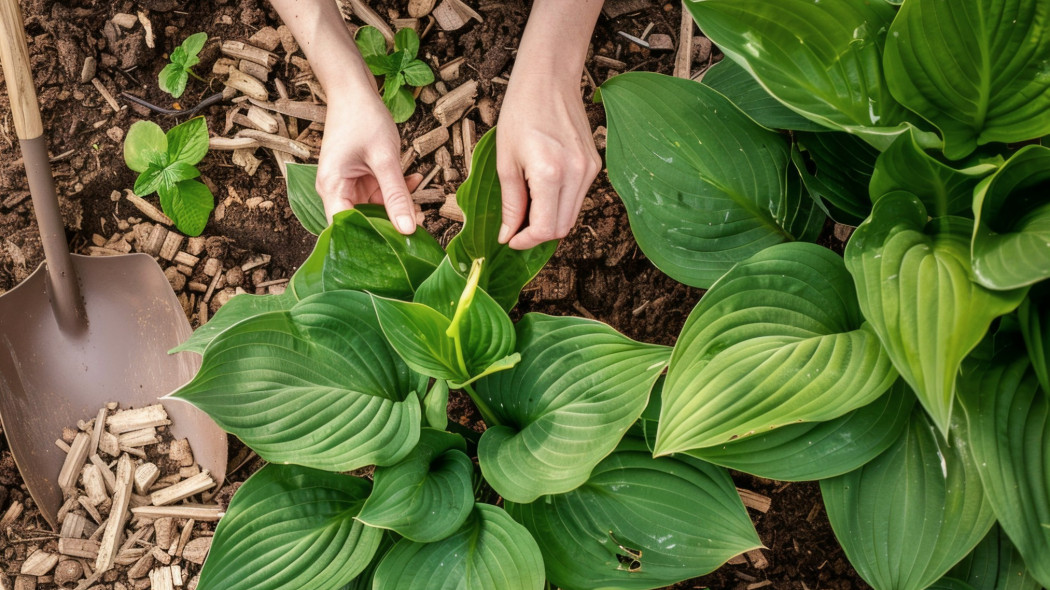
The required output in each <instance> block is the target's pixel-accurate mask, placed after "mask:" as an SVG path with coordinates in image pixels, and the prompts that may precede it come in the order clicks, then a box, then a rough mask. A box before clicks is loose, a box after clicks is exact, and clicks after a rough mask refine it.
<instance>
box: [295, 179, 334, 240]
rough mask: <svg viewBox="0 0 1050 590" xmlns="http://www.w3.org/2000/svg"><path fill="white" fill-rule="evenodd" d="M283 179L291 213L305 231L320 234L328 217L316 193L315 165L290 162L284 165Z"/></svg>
mask: <svg viewBox="0 0 1050 590" xmlns="http://www.w3.org/2000/svg"><path fill="white" fill-rule="evenodd" d="M285 181H286V183H287V185H288V204H289V205H291V206H292V213H295V217H296V219H298V220H299V223H301V224H303V227H304V228H306V231H308V232H310V233H312V234H314V235H315V236H318V235H321V232H323V231H324V228H326V227H328V218H327V217H325V213H324V201H322V200H321V195H319V194H317V184H316V183H317V166H316V165H313V164H296V163H294V162H290V163H288V164H286V165H285Z"/></svg>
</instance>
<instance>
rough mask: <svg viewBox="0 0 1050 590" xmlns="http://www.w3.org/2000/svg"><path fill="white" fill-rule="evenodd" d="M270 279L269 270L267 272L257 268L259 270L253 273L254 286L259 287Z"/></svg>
mask: <svg viewBox="0 0 1050 590" xmlns="http://www.w3.org/2000/svg"><path fill="white" fill-rule="evenodd" d="M268 278H270V272H269V271H268V270H266V269H265V268H257V269H255V270H253V271H252V284H253V285H258V284H259V283H264V282H266V280H267V279H268Z"/></svg>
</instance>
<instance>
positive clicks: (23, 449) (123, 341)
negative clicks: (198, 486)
mask: <svg viewBox="0 0 1050 590" xmlns="http://www.w3.org/2000/svg"><path fill="white" fill-rule="evenodd" d="M0 62H2V63H3V72H4V79H5V81H6V85H7V92H8V96H9V98H10V101H11V110H12V112H13V116H14V122H15V129H16V130H17V132H18V139H19V143H20V144H21V147H22V156H23V160H24V161H25V167H26V173H27V175H28V176H29V191H30V193H31V194H32V198H33V209H34V212H35V213H36V218H37V223H38V224H39V226H40V239H41V241H42V242H43V246H44V258H45V261H44V263H43V264H41V265H40V267H39V268H37V269H36V271H35V272H34V273H33V274H32V275H31V276H30V277H29V278H27V279H26V280H25V281H23V282H22V283H21V284H19V285H18V286H17V287H15V288H14V289H12V290H11V291H9V292H8V293H6V294H4V295H3V296H0V422H2V424H3V429H4V433H5V434H6V435H7V441H8V444H9V445H10V447H11V451H12V453H13V455H14V458H15V462H16V463H17V464H18V468H19V470H20V471H21V473H22V478H23V479H24V480H25V483H26V487H27V488H29V492H30V494H32V496H33V499H34V500H35V501H36V503H37V505H38V507H39V508H40V512H41V513H42V514H43V515H44V518H46V519H47V521H48V523H49V524H51V526H52V527H55V526H56V524H57V523H56V516H57V513H58V509H59V508H60V507H61V505H62V490H60V489H59V487H58V484H57V483H56V482H57V479H58V473H59V470H60V469H61V467H62V463H63V461H64V460H65V453H64V452H62V450H61V449H59V448H58V447H57V446H55V439H56V438H59V437H60V436H61V434H62V428H63V427H66V426H70V425H75V424H76V423H77V420H87V419H89V418H90V417H92V416H94V415H96V414H97V413H98V411H99V409H100V408H102V407H103V406H104V405H105V404H106V402H110V401H116V402H120V405H121V407H123V408H128V407H141V406H145V405H150V404H155V403H157V402H158V397H159V396H162V395H164V394H167V393H169V392H171V391H173V390H174V389H176V388H177V387H179V386H181V385H182V384H184V383H186V382H187V381H189V380H190V379H191V378H192V377H193V375H194V373H195V372H196V370H197V369H198V367H199V366H200V359H199V357H197V356H195V355H193V354H192V353H185V352H184V353H179V354H177V355H168V354H167V351H168V350H170V349H171V348H172V347H174V346H176V345H177V344H179V343H180V342H182V341H183V340H185V339H186V338H187V337H189V335H190V326H189V322H188V321H187V320H186V316H185V314H184V313H183V311H182V307H181V306H180V305H179V302H178V300H177V299H176V298H175V294H174V293H173V292H172V290H171V286H170V285H169V284H168V280H167V278H165V276H164V273H163V272H162V271H161V269H160V267H159V266H157V263H156V262H155V261H154V260H153V259H152V258H150V257H149V256H147V255H145V254H131V255H127V256H113V257H107V258H93V257H87V256H77V255H71V254H70V253H69V245H68V243H67V242H66V238H65V229H64V227H63V225H62V219H61V217H60V216H59V212H58V196H57V195H56V193H55V183H54V179H53V178H52V177H51V166H50V163H49V161H48V155H47V144H46V142H45V141H44V138H43V131H44V130H43V124H42V123H41V120H40V107H39V105H38V104H37V98H36V90H35V89H34V88H33V76H32V74H31V72H30V70H29V50H28V48H27V47H26V42H25V32H24V29H23V24H22V15H21V11H20V10H19V7H18V0H0ZM163 404H164V406H165V408H166V409H167V411H168V414H169V416H170V417H171V420H172V426H171V429H172V434H173V435H174V436H175V437H176V438H188V439H189V441H190V444H191V445H192V447H193V452H194V456H195V457H196V459H197V462H198V463H200V465H201V467H203V468H206V469H208V470H209V471H211V473H212V474H213V475H214V476H215V477H216V479H218V480H219V483H221V480H222V476H223V474H225V473H226V450H227V447H226V435H225V434H224V433H223V432H222V430H220V429H219V427H218V426H216V425H215V423H214V422H212V421H211V419H210V418H208V416H207V415H206V414H204V413H202V412H200V411H199V410H197V409H196V408H194V407H192V406H190V405H189V404H186V403H184V402H180V401H179V400H173V399H165V400H163Z"/></svg>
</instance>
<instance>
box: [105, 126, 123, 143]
mask: <svg viewBox="0 0 1050 590" xmlns="http://www.w3.org/2000/svg"><path fill="white" fill-rule="evenodd" d="M106 137H108V138H110V139H112V140H113V142H114V143H120V142H121V141H122V140H123V139H124V130H123V129H122V128H120V127H110V128H109V129H107V130H106Z"/></svg>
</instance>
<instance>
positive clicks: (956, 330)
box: [845, 192, 1024, 435]
mask: <svg viewBox="0 0 1050 590" xmlns="http://www.w3.org/2000/svg"><path fill="white" fill-rule="evenodd" d="M971 229H972V222H970V221H969V220H967V219H963V218H961V217H939V218H937V219H933V220H928V217H927V214H926V208H925V207H924V206H923V204H922V203H921V202H920V201H919V199H918V198H917V197H916V196H914V195H912V194H909V193H904V192H896V193H891V194H889V195H886V196H884V197H882V198H881V199H879V201H878V202H877V203H875V208H874V210H873V211H872V214H871V217H870V218H869V219H868V220H867V221H865V222H864V223H863V224H861V226H860V227H859V228H857V231H855V232H854V233H853V237H852V238H850V241H849V244H847V245H846V254H845V259H846V267H847V268H848V269H849V271H850V274H852V275H853V280H854V282H855V283H856V285H857V295H858V297H859V299H860V308H861V310H862V311H863V312H864V317H866V318H867V319H868V321H869V322H870V325H871V326H872V327H874V329H875V331H876V332H877V333H878V335H879V339H880V340H881V341H882V344H883V346H884V347H885V348H886V350H887V351H888V352H889V355H890V358H891V359H893V364H894V366H896V367H897V370H898V371H900V374H901V376H902V377H904V379H905V380H906V381H907V382H908V384H909V385H911V387H912V389H914V390H915V393H916V394H917V395H918V397H919V401H920V402H921V403H922V405H923V407H924V408H926V411H927V412H929V413H930V415H931V416H932V417H933V420H934V423H935V424H937V427H938V428H940V430H941V432H942V433H943V434H945V435H947V433H948V423H949V420H950V418H951V413H952V404H953V400H954V399H955V381H956V376H957V374H958V372H959V365H960V363H962V360H963V358H964V357H965V356H966V355H967V353H969V352H970V350H972V349H973V347H974V346H976V345H977V343H978V342H980V341H981V338H983V337H984V333H985V332H986V331H987V330H988V326H989V325H990V324H991V322H992V320H993V319H995V318H996V317H998V316H1000V315H1003V314H1005V313H1008V312H1010V311H1012V310H1013V309H1014V308H1015V307H1017V305H1018V304H1020V302H1021V298H1022V297H1023V296H1024V293H1023V292H1022V291H1008V292H994V291H989V290H987V289H985V288H984V287H981V286H980V285H978V284H976V283H974V282H972V281H971V280H970V277H971V272H970V252H969V247H970V231H971Z"/></svg>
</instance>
